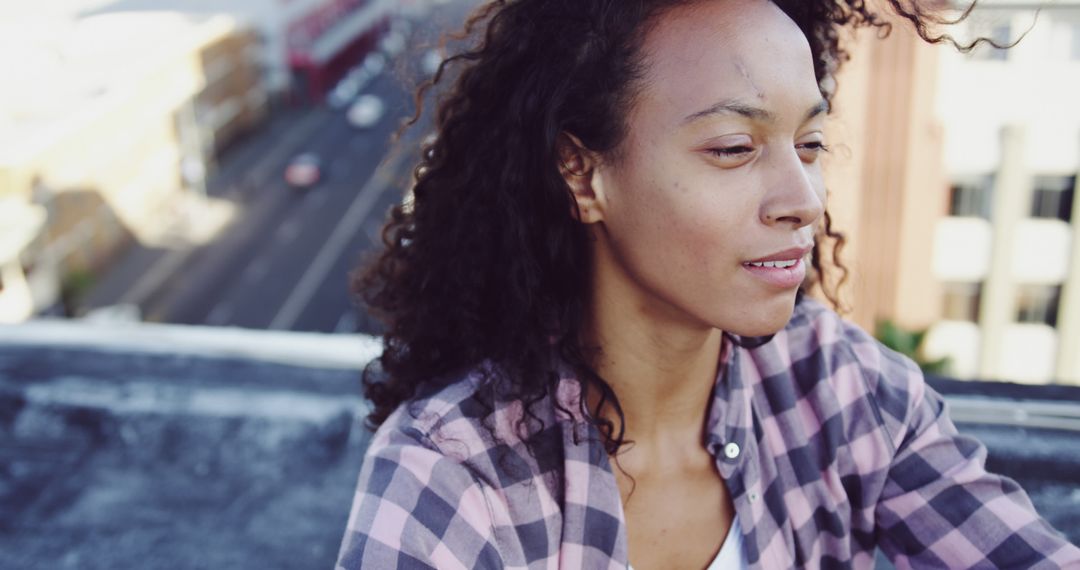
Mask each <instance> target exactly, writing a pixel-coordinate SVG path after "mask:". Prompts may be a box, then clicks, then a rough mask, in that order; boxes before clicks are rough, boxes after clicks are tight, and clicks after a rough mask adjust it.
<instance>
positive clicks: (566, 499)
mask: <svg viewBox="0 0 1080 570" xmlns="http://www.w3.org/2000/svg"><path fill="white" fill-rule="evenodd" d="M720 357H721V359H722V360H721V362H722V366H721V367H720V370H721V372H720V374H719V377H718V379H717V382H716V387H715V389H714V393H713V396H712V398H713V401H712V404H711V407H710V412H709V416H708V425H707V426H706V427H707V429H706V435H705V441H704V445H705V446H706V448H707V449H708V450H709V452H710V453H711V454H712V456H713V457H714V458H715V460H716V467H717V469H718V470H719V472H720V475H721V476H722V477H723V479H724V481H725V483H726V484H727V488H728V490H729V492H730V494H731V497H732V500H733V502H734V505H735V510H736V513H737V516H738V517H739V521H740V522H741V524H742V528H743V533H744V541H743V542H744V548H745V554H746V558H747V560H748V561H749V563H750V567H751V568H768V569H782V568H792V567H809V568H853V567H854V568H871V567H873V563H874V562H873V561H874V549H875V547H877V548H880V549H882V551H884V552H885V553H886V554H887V555H888V557H889V558H890V559H892V561H893V562H894V564H895V565H896V566H897V567H898V568H908V567H916V568H1063V567H1064V568H1080V549H1077V548H1076V547H1075V546H1073V545H1070V544H1069V543H1068V542H1066V540H1065V539H1064V538H1063V537H1062V536H1061V534H1059V533H1058V532H1057V531H1055V530H1054V529H1053V528H1051V527H1050V526H1049V525H1048V524H1047V523H1046V522H1045V521H1044V520H1042V519H1041V518H1040V517H1039V516H1038V515H1037V514H1036V513H1035V510H1034V508H1033V507H1032V505H1031V502H1030V500H1029V499H1028V497H1027V495H1026V494H1025V493H1024V492H1023V491H1022V490H1021V489H1020V488H1019V487H1018V486H1017V484H1016V483H1015V482H1013V481H1012V480H1010V479H1007V478H1004V477H1000V476H997V475H993V474H990V473H987V472H986V470H985V469H984V460H985V455H986V453H985V448H983V447H982V446H981V445H980V444H979V443H977V442H976V441H974V440H972V439H970V438H967V437H964V436H961V435H959V434H958V433H957V431H956V428H955V427H954V426H953V424H952V422H951V421H950V420H949V419H948V416H947V415H946V412H945V406H944V404H943V402H942V399H941V397H940V396H938V394H936V393H935V392H934V391H933V390H932V389H930V388H929V387H927V386H926V384H925V383H924V382H923V378H922V374H921V373H920V372H919V369H918V368H917V367H916V366H915V365H914V364H913V363H912V362H911V361H909V360H908V359H906V358H904V357H902V356H900V355H897V354H896V353H894V352H892V351H890V350H888V349H887V348H884V347H883V346H881V345H880V344H878V343H877V342H876V341H875V340H874V339H873V338H871V337H870V336H868V335H867V334H866V333H864V332H863V331H862V330H860V329H858V328H856V327H854V326H852V325H850V324H848V323H846V322H844V321H842V320H841V319H840V318H839V317H838V316H837V315H836V314H835V313H833V312H832V311H829V310H828V309H825V308H824V307H822V306H821V305H820V304H818V303H816V302H814V301H812V300H810V299H802V300H800V302H799V303H798V304H797V305H796V309H795V313H794V315H793V316H792V319H791V321H790V323H789V324H788V325H787V327H786V328H785V329H784V330H783V331H781V332H780V333H778V334H777V335H776V336H775V337H774V338H773V339H772V340H771V341H770V342H768V343H766V344H764V345H762V346H759V347H757V348H753V349H749V348H745V347H742V346H739V345H737V344H735V343H732V342H729V341H727V340H725V342H724V345H723V348H722V353H721V355H720ZM477 386H478V375H477V374H475V373H474V374H471V375H467V376H464V377H462V378H461V379H460V380H458V381H456V382H453V383H451V384H450V385H448V386H447V387H445V388H443V389H441V390H440V391H439V392H438V393H436V394H434V395H432V396H429V397H425V398H423V399H421V400H418V401H417V402H415V403H413V404H411V405H410V406H408V408H409V409H406V407H403V408H401V409H399V410H398V411H397V412H395V413H394V414H393V415H392V416H391V417H390V418H389V419H388V420H387V421H386V423H385V424H383V426H382V427H381V428H380V429H379V430H378V432H376V434H375V436H374V438H373V439H372V441H371V445H370V448H369V449H368V452H367V457H366V458H365V461H364V465H363V468H362V470H361V472H360V481H359V486H358V488H357V492H356V497H355V500H354V502H353V505H352V511H351V513H350V516H349V523H348V528H347V530H346V531H345V537H344V542H343V543H342V546H341V552H340V554H339V559H338V563H337V568H338V569H353V568H377V569H384V568H387V569H389V568H439V569H451V568H528V569H540V568H573V569H578V568H588V569H592V568H608V569H611V570H624V569H625V568H626V567H627V543H626V540H627V539H626V528H625V520H624V517H623V510H622V503H621V500H620V498H619V490H618V487H617V485H616V482H615V477H614V475H613V474H612V471H611V466H610V464H609V463H608V456H607V453H606V452H605V450H604V447H603V445H602V443H601V441H600V437H599V434H598V433H597V431H596V430H595V428H593V427H591V424H590V423H589V422H588V421H586V419H585V418H583V417H580V416H577V415H575V414H576V412H575V413H574V414H570V413H566V412H563V411H561V410H560V409H559V406H557V405H556V401H555V400H561V401H562V403H563V404H564V405H563V406H562V408H564V409H569V410H578V409H579V408H578V406H577V404H576V399H575V398H576V397H577V394H578V391H577V390H578V388H577V386H578V384H577V382H575V381H574V380H572V379H569V378H564V379H563V380H562V381H561V384H560V387H559V390H558V391H557V393H556V394H554V395H553V396H551V397H549V398H548V399H547V400H542V401H541V402H540V403H538V404H536V405H534V407H533V409H534V410H535V413H536V414H538V415H539V416H540V419H541V420H543V426H544V427H543V428H540V427H537V428H536V429H533V430H530V431H529V432H528V433H526V434H524V435H523V434H519V433H518V432H517V430H515V428H514V425H515V424H516V420H517V419H518V418H520V417H521V415H522V413H523V411H522V404H521V403H520V402H519V401H509V402H506V403H503V404H498V405H497V406H496V408H495V415H494V417H493V418H492V419H489V420H487V425H491V426H493V427H494V428H495V430H496V435H497V436H498V437H497V438H496V439H493V438H492V437H491V435H490V434H489V432H488V430H487V428H486V427H485V420H484V417H485V415H486V412H487V410H488V408H487V407H485V406H483V405H479V404H478V403H477V401H476V399H475V398H474V395H475V394H476V390H477ZM523 437H524V438H527V439H528V440H529V441H531V443H532V444H533V446H534V448H535V449H536V450H537V453H536V454H535V456H533V455H531V454H529V453H528V452H527V451H526V449H525V444H524V441H525V440H524V439H523Z"/></svg>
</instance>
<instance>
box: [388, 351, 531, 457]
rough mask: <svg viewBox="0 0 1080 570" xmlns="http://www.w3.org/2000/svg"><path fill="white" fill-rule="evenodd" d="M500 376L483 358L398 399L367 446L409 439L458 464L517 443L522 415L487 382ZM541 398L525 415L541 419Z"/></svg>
mask: <svg viewBox="0 0 1080 570" xmlns="http://www.w3.org/2000/svg"><path fill="white" fill-rule="evenodd" d="M498 374H501V372H500V371H499V370H498V368H497V367H495V366H492V365H491V364H490V363H488V362H484V363H481V364H479V365H477V366H475V367H472V368H469V369H466V370H462V371H459V372H456V373H454V374H451V375H448V376H446V377H444V378H441V379H439V380H437V381H435V382H433V383H432V386H433V387H432V388H430V389H428V390H427V391H426V392H424V393H422V394H421V395H419V396H417V397H414V398H413V399H411V400H407V401H405V402H404V403H402V404H401V405H400V406H399V407H398V409H397V410H395V411H394V412H393V413H392V414H391V415H390V416H389V417H388V418H387V419H386V421H385V422H383V424H382V425H381V426H380V427H379V429H378V430H377V431H376V433H375V436H374V437H373V439H372V442H371V446H372V447H376V448H377V447H380V446H382V445H385V444H386V443H388V442H389V441H390V440H393V441H397V442H401V441H406V442H415V444H417V445H421V446H424V447H427V448H429V449H432V450H435V451H438V452H439V453H440V454H442V455H445V456H447V457H449V458H451V459H454V460H456V461H457V462H460V463H470V462H471V461H470V460H471V459H472V458H476V457H484V456H486V455H487V454H489V453H490V451H491V450H492V449H493V448H495V447H505V446H510V447H514V446H516V445H519V444H521V443H522V440H523V439H524V438H523V437H522V435H521V429H520V428H521V420H522V418H523V417H525V416H526V415H527V414H526V413H525V410H524V407H523V404H522V402H521V401H520V400H516V399H500V398H498V397H495V396H494V395H493V394H492V390H491V389H490V386H492V385H493V384H497V383H493V382H492V381H493V380H494V379H495V376H496V375H498ZM546 411H549V410H547V408H546V407H545V406H544V402H543V401H537V402H532V404H531V407H530V408H529V413H530V414H531V415H530V416H529V417H530V418H532V419H537V418H539V419H545V416H546V415H547V414H546Z"/></svg>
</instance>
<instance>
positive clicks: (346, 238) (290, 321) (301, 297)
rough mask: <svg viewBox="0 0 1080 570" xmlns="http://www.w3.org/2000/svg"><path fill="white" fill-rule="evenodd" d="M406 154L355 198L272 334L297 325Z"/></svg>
mask: <svg viewBox="0 0 1080 570" xmlns="http://www.w3.org/2000/svg"><path fill="white" fill-rule="evenodd" d="M406 154H407V153H403V152H395V153H392V155H391V157H390V158H389V160H388V161H387V162H385V163H383V164H381V165H379V167H378V168H377V169H376V170H375V173H374V174H373V175H372V177H371V179H370V180H368V182H367V184H365V185H364V187H363V188H362V189H361V190H360V192H359V193H358V194H357V195H356V198H355V199H354V200H353V202H352V204H351V205H350V206H349V210H348V211H346V212H345V215H344V216H343V217H342V218H341V221H340V222H338V225H337V227H335V228H334V232H333V233H332V234H330V239H328V240H327V241H326V246H325V247H323V248H322V249H321V250H320V251H319V255H318V256H316V257H315V260H314V261H312V262H311V265H310V266H309V267H308V269H307V271H305V272H304V275H303V277H301V278H300V282H299V283H298V284H297V285H296V287H295V288H294V289H293V290H292V292H291V293H289V297H288V298H287V299H286V300H285V303H284V304H283V305H282V306H281V310H279V311H278V313H277V315H274V319H273V320H272V321H270V329H271V330H288V329H290V328H291V327H292V326H293V325H294V324H296V320H297V319H298V318H299V317H300V313H301V312H302V311H303V310H304V308H305V307H307V305H308V303H310V302H311V298H312V296H313V295H315V291H316V289H318V288H319V285H320V284H321V283H322V282H323V280H324V279H326V276H327V274H328V273H330V270H331V269H332V268H333V266H334V262H335V261H337V259H338V258H339V257H341V254H342V253H343V252H344V250H345V247H346V246H348V244H349V242H350V241H351V240H352V238H353V236H354V235H355V234H356V232H357V231H358V230H359V229H360V227H361V225H362V224H363V223H364V220H365V219H366V218H367V217H368V215H369V214H370V213H371V210H372V208H374V207H375V204H376V202H377V201H378V199H379V197H380V196H381V195H382V193H383V192H384V191H385V190H386V189H387V188H389V187H390V185H391V184H392V183H393V182H394V173H395V172H396V171H397V167H398V166H399V165H400V164H401V162H402V161H403V160H404V158H405V156H406Z"/></svg>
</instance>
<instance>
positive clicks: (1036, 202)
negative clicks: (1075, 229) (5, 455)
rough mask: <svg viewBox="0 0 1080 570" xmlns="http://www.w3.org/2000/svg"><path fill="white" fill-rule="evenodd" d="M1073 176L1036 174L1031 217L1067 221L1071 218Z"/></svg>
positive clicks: (1073, 187)
mask: <svg viewBox="0 0 1080 570" xmlns="http://www.w3.org/2000/svg"><path fill="white" fill-rule="evenodd" d="M1075 187H1076V177H1075V176H1036V177H1035V183H1034V188H1033V189H1032V196H1031V217H1033V218H1050V219H1058V220H1061V221H1063V222H1068V221H1069V220H1070V219H1071V218H1072V206H1073V194H1074V189H1075Z"/></svg>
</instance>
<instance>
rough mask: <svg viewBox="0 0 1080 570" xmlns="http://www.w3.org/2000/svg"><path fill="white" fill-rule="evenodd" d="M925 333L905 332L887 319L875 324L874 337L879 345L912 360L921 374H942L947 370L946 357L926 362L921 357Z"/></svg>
mask: <svg viewBox="0 0 1080 570" xmlns="http://www.w3.org/2000/svg"><path fill="white" fill-rule="evenodd" d="M926 332H927V329H922V330H917V331H909V330H905V329H903V328H901V327H900V326H898V325H897V324H896V323H894V322H892V321H891V320H889V319H882V320H880V321H878V323H877V329H876V330H875V331H874V336H875V337H877V339H878V340H879V341H881V344H884V345H885V346H887V347H889V348H891V349H893V350H895V351H896V352H899V353H900V354H903V355H904V356H907V357H908V358H910V359H912V360H914V361H915V363H916V364H918V365H919V368H921V369H922V371H923V372H925V373H928V374H944V373H945V372H946V371H947V370H948V368H949V358H948V357H945V358H939V359H937V360H927V359H926V358H925V357H924V356H923V341H924V340H925V339H926Z"/></svg>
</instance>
